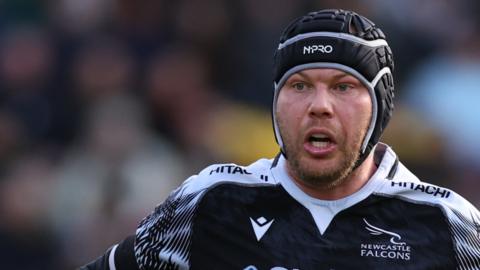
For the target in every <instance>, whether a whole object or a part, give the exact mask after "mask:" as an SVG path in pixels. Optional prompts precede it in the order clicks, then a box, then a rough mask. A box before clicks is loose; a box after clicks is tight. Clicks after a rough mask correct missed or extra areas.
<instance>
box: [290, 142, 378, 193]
mask: <svg viewBox="0 0 480 270" xmlns="http://www.w3.org/2000/svg"><path fill="white" fill-rule="evenodd" d="M287 166H288V165H287ZM376 170H377V166H376V165H375V162H374V159H373V151H372V153H370V155H369V156H368V157H367V158H366V159H365V160H364V161H363V163H362V164H361V165H360V166H358V167H357V168H356V169H354V170H353V171H352V172H351V173H350V174H349V175H348V176H347V177H346V178H345V179H343V180H342V181H341V182H340V183H339V184H338V185H335V186H328V187H319V186H313V185H310V184H308V183H306V182H305V181H302V180H299V179H295V177H293V176H292V175H291V174H290V177H291V178H292V179H293V180H294V183H295V184H296V185H297V186H298V187H299V188H300V189H301V190H302V191H303V192H305V193H306V194H308V195H309V196H311V197H314V198H317V199H321V200H338V199H341V198H345V197H347V196H349V195H351V194H353V193H355V192H357V191H358V190H360V189H361V188H362V187H363V186H364V185H365V184H366V183H367V182H368V180H369V179H370V178H371V177H372V175H373V174H374V173H375V171H376ZM287 171H289V170H288V169H287Z"/></svg>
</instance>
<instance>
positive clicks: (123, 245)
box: [78, 235, 139, 270]
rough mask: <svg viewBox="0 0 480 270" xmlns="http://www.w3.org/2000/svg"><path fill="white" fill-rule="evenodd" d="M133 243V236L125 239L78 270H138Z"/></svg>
mask: <svg viewBox="0 0 480 270" xmlns="http://www.w3.org/2000/svg"><path fill="white" fill-rule="evenodd" d="M134 241H135V236H133V235H132V236H129V237H127V238H126V239H125V240H123V241H122V242H120V243H119V244H117V245H114V246H112V247H111V248H109V249H108V250H107V251H106V252H105V254H103V255H102V256H100V257H98V258H97V259H96V260H94V261H92V262H91V263H89V264H87V265H84V266H82V267H80V268H79V269H78V270H139V268H138V265H137V262H136V260H135V255H134V248H133V247H134Z"/></svg>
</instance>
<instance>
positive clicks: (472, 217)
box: [447, 199, 480, 270]
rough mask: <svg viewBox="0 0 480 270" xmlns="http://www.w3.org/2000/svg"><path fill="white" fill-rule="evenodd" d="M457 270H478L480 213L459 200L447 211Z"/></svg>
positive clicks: (479, 259)
mask: <svg viewBox="0 0 480 270" xmlns="http://www.w3.org/2000/svg"><path fill="white" fill-rule="evenodd" d="M447 216H448V221H449V225H450V230H451V233H452V238H453V243H454V251H455V257H456V260H457V264H458V267H457V269H459V270H474V269H480V212H479V211H478V210H477V209H476V208H475V207H474V206H473V205H471V204H470V203H469V202H467V201H466V200H464V199H461V200H460V202H459V203H458V204H457V205H455V207H449V209H448V210H447Z"/></svg>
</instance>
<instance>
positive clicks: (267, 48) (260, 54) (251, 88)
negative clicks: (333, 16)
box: [226, 0, 306, 108]
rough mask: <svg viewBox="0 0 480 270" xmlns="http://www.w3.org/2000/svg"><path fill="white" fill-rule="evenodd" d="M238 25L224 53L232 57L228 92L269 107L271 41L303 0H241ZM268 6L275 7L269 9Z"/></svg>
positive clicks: (302, 7) (300, 11)
mask: <svg viewBox="0 0 480 270" xmlns="http://www.w3.org/2000/svg"><path fill="white" fill-rule="evenodd" d="M237 4H238V5H239V7H238V9H239V10H240V11H241V17H240V18H241V20H240V21H239V22H238V24H239V26H238V27H237V28H236V29H235V33H234V38H233V39H232V40H231V41H230V43H229V46H228V47H227V48H226V49H227V50H228V54H227V57H233V59H234V63H235V67H236V69H235V70H234V73H233V74H231V75H230V76H232V77H231V78H230V80H231V81H232V82H233V84H232V85H230V86H229V87H230V91H229V94H230V95H231V96H233V97H235V98H238V99H240V100H242V101H244V102H248V103H250V104H255V105H258V106H263V107H265V108H269V107H270V105H271V102H272V100H271V99H272V93H273V83H272V81H273V77H272V76H273V75H272V66H273V54H274V53H275V50H276V49H277V48H275V45H274V44H277V43H278V37H279V36H280V32H281V30H282V29H281V26H282V25H284V24H285V22H289V21H291V20H293V19H294V18H295V17H296V16H297V15H298V14H301V13H302V10H304V9H305V6H306V2H305V1H296V0H267V1H255V0H242V1H239V2H238V3H237ZM272 8H273V9H274V10H275V11H274V12H272Z"/></svg>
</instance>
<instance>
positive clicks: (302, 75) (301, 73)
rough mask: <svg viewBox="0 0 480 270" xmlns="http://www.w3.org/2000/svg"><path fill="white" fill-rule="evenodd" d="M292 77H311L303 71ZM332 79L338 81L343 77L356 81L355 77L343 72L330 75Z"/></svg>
mask: <svg viewBox="0 0 480 270" xmlns="http://www.w3.org/2000/svg"><path fill="white" fill-rule="evenodd" d="M293 75H299V76H300V77H302V78H307V79H308V78H310V77H311V76H309V75H307V74H305V72H304V71H303V70H300V71H299V72H297V73H294V74H293ZM293 75H292V76H293ZM332 77H333V79H335V80H339V79H341V78H344V77H352V78H354V79H357V78H356V77H355V76H353V75H352V74H350V73H346V72H343V71H338V73H337V74H334V75H332ZM357 80H358V79H357Z"/></svg>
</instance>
